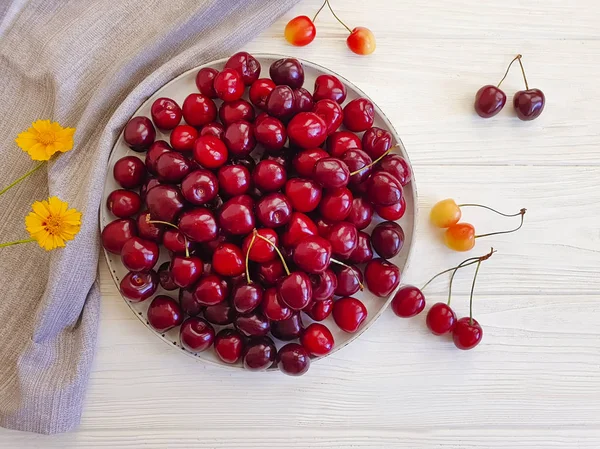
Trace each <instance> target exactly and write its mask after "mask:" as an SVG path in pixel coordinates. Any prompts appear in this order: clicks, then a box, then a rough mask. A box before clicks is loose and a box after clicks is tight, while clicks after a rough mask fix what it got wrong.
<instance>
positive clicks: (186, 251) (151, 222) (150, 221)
mask: <svg viewBox="0 0 600 449" xmlns="http://www.w3.org/2000/svg"><path fill="white" fill-rule="evenodd" d="M146 223H149V224H161V225H167V226H171V227H172V228H175V229H177V230H178V231H179V227H178V226H176V225H174V224H173V223H169V222H168V221H160V220H146ZM181 235H183V239H184V240H185V257H190V248H189V246H190V245H189V242H188V239H187V237H186V236H185V234H183V232H182V233H181Z"/></svg>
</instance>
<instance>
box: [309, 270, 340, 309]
mask: <svg viewBox="0 0 600 449" xmlns="http://www.w3.org/2000/svg"><path fill="white" fill-rule="evenodd" d="M310 282H311V284H312V291H313V294H312V299H314V300H315V301H324V300H326V299H328V298H331V297H332V296H333V294H334V293H335V289H336V288H337V277H336V275H335V273H334V272H333V271H331V270H329V269H327V270H324V271H322V272H321V273H316V274H311V275H310Z"/></svg>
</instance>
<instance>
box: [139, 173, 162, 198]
mask: <svg viewBox="0 0 600 449" xmlns="http://www.w3.org/2000/svg"><path fill="white" fill-rule="evenodd" d="M158 185H160V181H159V180H158V179H156V178H148V179H147V180H146V182H145V183H144V184H142V187H140V199H141V200H142V203H145V202H146V194H147V193H148V191H149V190H150V189H152V188H154V187H156V186H158Z"/></svg>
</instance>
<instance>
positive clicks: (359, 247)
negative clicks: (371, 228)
mask: <svg viewBox="0 0 600 449" xmlns="http://www.w3.org/2000/svg"><path fill="white" fill-rule="evenodd" d="M372 258H373V249H372V248H371V237H370V236H369V234H367V233H366V232H363V231H358V240H357V241H356V248H355V249H354V251H352V253H351V254H350V257H349V258H348V260H349V261H350V262H352V263H366V262H368V261H369V260H371V259H372Z"/></svg>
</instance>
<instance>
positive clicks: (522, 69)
mask: <svg viewBox="0 0 600 449" xmlns="http://www.w3.org/2000/svg"><path fill="white" fill-rule="evenodd" d="M520 56H521V55H519V58H518V59H519V65H520V66H521V73H522V74H523V81H525V89H526V90H529V83H527V76H525V67H523V62H521V58H520Z"/></svg>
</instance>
